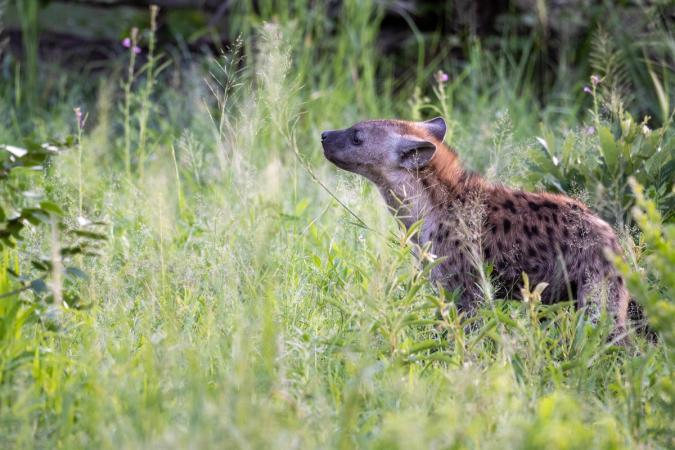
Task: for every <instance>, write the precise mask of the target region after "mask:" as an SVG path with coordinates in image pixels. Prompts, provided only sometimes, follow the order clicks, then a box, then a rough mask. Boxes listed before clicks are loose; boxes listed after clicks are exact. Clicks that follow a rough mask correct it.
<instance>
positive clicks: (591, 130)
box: [584, 127, 595, 135]
mask: <svg viewBox="0 0 675 450" xmlns="http://www.w3.org/2000/svg"><path fill="white" fill-rule="evenodd" d="M584 132H585V133H586V134H588V135H593V134H595V127H587V128H586V129H584Z"/></svg>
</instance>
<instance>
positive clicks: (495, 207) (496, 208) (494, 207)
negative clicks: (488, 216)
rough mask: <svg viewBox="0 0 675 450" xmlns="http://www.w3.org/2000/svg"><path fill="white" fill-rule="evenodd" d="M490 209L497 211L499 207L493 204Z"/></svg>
mask: <svg viewBox="0 0 675 450" xmlns="http://www.w3.org/2000/svg"><path fill="white" fill-rule="evenodd" d="M490 209H491V210H492V212H497V211H499V207H498V206H493V207H492V208H490Z"/></svg>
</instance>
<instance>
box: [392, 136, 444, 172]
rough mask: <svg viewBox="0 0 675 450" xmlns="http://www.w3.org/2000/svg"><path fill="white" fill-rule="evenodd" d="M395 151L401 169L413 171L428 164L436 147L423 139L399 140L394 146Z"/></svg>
mask: <svg viewBox="0 0 675 450" xmlns="http://www.w3.org/2000/svg"><path fill="white" fill-rule="evenodd" d="M396 151H397V155H398V161H399V164H400V165H401V167H403V168H404V169H408V170H415V169H421V168H422V167H424V166H426V165H427V164H429V161H431V157H432V156H434V152H435V151H436V146H435V145H434V144H433V143H431V142H429V141H425V140H423V139H414V138H412V139H411V138H401V140H400V141H399V142H398V145H397V146H396Z"/></svg>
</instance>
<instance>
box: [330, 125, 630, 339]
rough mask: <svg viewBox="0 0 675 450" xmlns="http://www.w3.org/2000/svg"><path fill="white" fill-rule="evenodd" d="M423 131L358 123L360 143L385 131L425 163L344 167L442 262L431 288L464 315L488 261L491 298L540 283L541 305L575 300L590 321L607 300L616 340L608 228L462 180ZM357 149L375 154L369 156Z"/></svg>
mask: <svg viewBox="0 0 675 450" xmlns="http://www.w3.org/2000/svg"><path fill="white" fill-rule="evenodd" d="M364 124H365V125H364ZM426 124H427V123H426V122H423V123H413V122H392V121H387V122H364V123H362V124H357V125H359V126H361V127H364V128H360V129H359V130H360V131H359V132H360V133H361V132H362V133H364V134H365V135H366V139H370V136H371V135H373V134H372V133H370V132H369V131H368V130H369V128H368V127H375V128H376V129H377V127H383V128H387V129H388V130H389V131H388V133H387V135H386V136H387V142H388V143H389V144H388V145H392V144H391V143H396V142H397V141H396V139H395V137H392V136H395V134H396V133H398V135H399V136H400V137H401V139H404V140H405V139H408V138H415V139H419V140H420V141H425V142H427V143H429V142H430V143H432V144H433V146H435V151H434V152H433V156H432V157H431V158H430V160H429V161H428V163H426V164H424V165H422V166H421V167H419V168H417V169H416V170H405V171H401V170H400V168H398V167H395V166H393V165H392V166H391V167H389V166H387V165H386V164H383V163H381V162H378V163H377V164H374V165H375V166H377V167H370V166H369V165H367V164H364V166H363V167H361V165H359V163H358V158H356V159H355V157H354V156H351V154H350V158H349V159H350V161H351V160H355V161H357V162H350V163H349V164H352V165H351V166H349V167H346V168H347V169H348V170H352V171H355V172H357V173H361V174H363V175H364V176H367V177H368V178H370V179H371V180H373V181H374V182H375V183H376V184H377V185H378V187H379V188H380V191H381V193H382V195H383V196H384V198H385V200H386V201H387V203H388V205H389V206H390V208H391V209H392V212H393V213H394V214H395V215H396V216H397V217H399V218H400V219H401V220H402V222H403V223H404V224H405V225H406V226H410V225H411V224H412V223H414V222H416V221H417V220H420V219H423V220H424V224H423V226H422V230H421V232H420V236H419V243H420V244H427V243H429V244H430V245H431V248H432V251H433V253H434V254H436V255H437V256H438V257H443V258H444V261H443V262H442V263H441V264H440V265H438V266H437V267H435V268H434V270H433V272H432V278H433V280H435V281H438V282H440V283H442V285H443V286H444V287H446V288H447V289H449V290H455V289H457V288H459V290H460V292H461V293H460V298H459V303H458V306H459V307H460V308H461V309H463V310H467V311H471V310H472V309H474V308H475V306H476V304H477V302H479V301H480V299H481V298H482V294H481V291H480V289H479V288H478V285H479V282H480V277H479V268H480V264H481V262H482V261H487V262H489V263H490V264H492V266H493V267H494V278H495V279H496V284H497V285H498V286H499V287H500V289H499V290H498V292H497V294H498V296H501V297H507V296H508V297H514V296H515V297H517V296H518V294H519V289H517V286H518V285H519V283H520V282H521V281H522V273H523V272H525V273H527V274H528V276H529V278H530V280H531V282H532V284H533V285H536V284H537V283H539V282H547V283H549V286H548V287H547V288H546V289H545V290H544V293H543V296H542V300H543V301H544V302H545V303H552V302H556V301H561V300H568V299H575V300H576V302H577V303H576V304H577V306H578V307H589V310H590V311H591V315H592V316H595V315H596V314H597V313H598V312H599V310H600V307H601V306H602V305H601V303H602V302H603V301H604V300H603V299H606V302H607V305H606V306H607V308H608V310H609V311H610V313H611V314H612V315H613V317H614V320H615V333H623V332H624V330H625V326H626V313H627V307H628V292H627V290H626V288H625V286H624V282H623V279H622V278H621V276H620V275H619V274H618V273H617V271H616V270H615V268H614V266H613V265H612V264H611V263H610V262H609V260H608V258H607V256H606V254H607V251H610V252H613V253H616V254H618V253H619V252H620V248H619V245H618V243H617V239H616V236H615V234H614V232H613V230H612V228H611V227H610V226H609V225H608V224H607V223H605V222H604V221H602V220H601V219H600V218H598V217H597V216H595V215H594V214H593V213H592V212H591V211H590V210H589V209H588V208H587V207H586V206H585V205H583V204H582V203H581V202H579V201H577V200H574V199H571V198H569V197H566V196H563V195H557V194H550V193H533V192H524V191H520V190H515V189H510V188H508V187H505V186H501V185H495V184H490V183H488V182H486V181H485V180H484V179H483V178H481V177H480V176H478V175H475V174H470V173H468V172H466V171H465V170H464V169H463V168H462V166H461V164H460V161H459V159H458V157H457V155H456V153H455V152H454V151H453V150H451V149H449V148H448V147H446V146H445V145H444V144H443V142H442V135H440V139H439V138H438V137H439V135H438V132H437V131H438V130H436V129H432V130H433V131H434V132H435V133H436V136H434V132H430V131H429V130H430V127H429V126H427V125H426ZM348 131H349V130H346V131H344V132H345V133H346V132H348ZM442 131H443V134H444V132H445V128H444V123H443V130H442ZM334 133H337V132H334ZM373 136H374V135H373ZM376 139H377V138H376ZM367 144H369V145H370V144H371V143H370V142H367ZM330 145H331V143H330V142H328V143H324V148H327V150H326V151H327V152H329V151H332V150H331V147H330ZM359 145H361V144H359ZM373 145H375V144H373ZM365 149H366V150H367V151H368V152H370V154H372V155H377V154H378V153H377V150H376V147H372V148H371V147H369V146H368V145H366V146H365ZM387 151H388V150H387ZM365 154H366V153H364V155H365ZM370 154H368V155H370ZM328 156H329V155H328V154H327V157H328ZM331 156H333V154H332V153H331ZM363 158H364V159H366V158H370V159H373V158H374V157H373V156H367V157H366V156H364V157H363ZM333 159H335V157H333ZM333 159H331V160H333ZM380 160H384V159H382V158H380ZM380 160H378V161H380ZM336 164H338V163H336ZM338 165H340V164H338ZM357 166H358V167H357Z"/></svg>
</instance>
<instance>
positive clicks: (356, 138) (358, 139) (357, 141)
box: [352, 130, 363, 145]
mask: <svg viewBox="0 0 675 450" xmlns="http://www.w3.org/2000/svg"><path fill="white" fill-rule="evenodd" d="M352 144H354V145H361V144H363V135H362V133H361V132H360V131H359V130H354V134H352Z"/></svg>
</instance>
